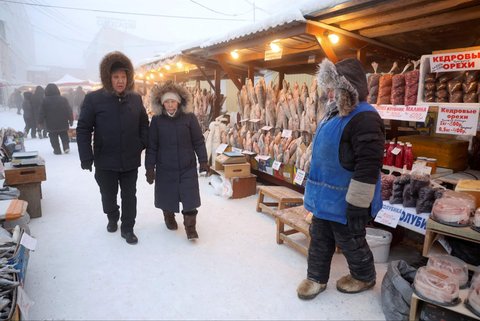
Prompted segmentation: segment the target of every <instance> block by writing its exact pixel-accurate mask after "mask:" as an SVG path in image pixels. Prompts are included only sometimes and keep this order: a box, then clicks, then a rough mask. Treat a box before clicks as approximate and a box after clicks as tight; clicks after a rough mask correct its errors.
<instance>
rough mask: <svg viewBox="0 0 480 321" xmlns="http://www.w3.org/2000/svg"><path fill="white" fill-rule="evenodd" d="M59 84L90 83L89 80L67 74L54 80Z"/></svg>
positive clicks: (80, 84)
mask: <svg viewBox="0 0 480 321" xmlns="http://www.w3.org/2000/svg"><path fill="white" fill-rule="evenodd" d="M53 83H54V84H56V85H58V86H83V85H89V81H88V80H83V79H78V78H76V77H73V76H72V75H69V74H65V75H64V76H63V77H62V78H60V79H58V80H56V81H54V82H53Z"/></svg>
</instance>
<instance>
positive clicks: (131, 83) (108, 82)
mask: <svg viewBox="0 0 480 321" xmlns="http://www.w3.org/2000/svg"><path fill="white" fill-rule="evenodd" d="M116 62H119V63H121V64H123V65H124V66H126V67H127V70H126V72H127V86H126V88H125V92H129V91H132V90H133V89H134V87H135V79H134V71H133V65H132V62H131V61H130V59H129V58H128V57H127V56H125V55H124V54H123V53H121V52H120V51H113V52H110V53H108V54H106V55H105V57H103V59H102V62H101V63H100V79H101V80H102V85H103V88H105V90H107V91H108V92H111V93H113V92H114V90H113V86H112V73H111V69H112V65H113V64H114V63H116Z"/></svg>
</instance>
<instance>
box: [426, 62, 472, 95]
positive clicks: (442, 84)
mask: <svg viewBox="0 0 480 321" xmlns="http://www.w3.org/2000/svg"><path fill="white" fill-rule="evenodd" d="M479 80H480V72H479V71H478V70H469V71H465V72H442V73H427V74H426V75H425V78H424V91H423V97H422V98H423V101H424V102H437V103H478V101H479V95H480V92H478V82H479Z"/></svg>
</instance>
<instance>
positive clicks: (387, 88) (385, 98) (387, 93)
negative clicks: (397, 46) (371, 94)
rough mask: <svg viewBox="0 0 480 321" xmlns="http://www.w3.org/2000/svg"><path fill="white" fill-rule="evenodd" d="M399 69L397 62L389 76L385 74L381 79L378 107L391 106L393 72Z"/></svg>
mask: <svg viewBox="0 0 480 321" xmlns="http://www.w3.org/2000/svg"><path fill="white" fill-rule="evenodd" d="M396 68H397V62H394V63H393V66H392V69H390V71H389V72H388V73H387V74H383V75H382V76H381V77H380V81H379V83H378V98H377V104H378V105H388V104H391V96H392V74H393V71H394V70H395V69H396Z"/></svg>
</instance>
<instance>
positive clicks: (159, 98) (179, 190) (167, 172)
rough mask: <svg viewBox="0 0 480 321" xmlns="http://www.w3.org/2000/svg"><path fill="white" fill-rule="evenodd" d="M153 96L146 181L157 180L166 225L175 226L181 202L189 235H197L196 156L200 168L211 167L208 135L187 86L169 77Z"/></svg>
mask: <svg viewBox="0 0 480 321" xmlns="http://www.w3.org/2000/svg"><path fill="white" fill-rule="evenodd" d="M151 99H152V110H153V113H154V116H153V118H152V121H151V123H150V129H149V144H148V147H147V152H146V156H145V168H146V170H147V174H146V175H147V182H148V183H150V184H152V183H153V181H155V207H157V208H160V209H162V210H163V214H164V218H165V223H166V225H167V228H168V229H170V230H176V229H177V227H178V226H177V223H176V221H175V213H176V212H179V203H182V214H183V216H184V222H183V224H184V225H185V231H186V233H187V238H188V239H189V240H193V239H197V238H198V234H197V231H196V228H195V225H196V215H197V208H198V207H199V206H200V191H199V187H198V174H197V160H196V158H197V157H198V161H199V162H200V172H202V171H208V160H207V150H206V148H205V139H204V137H203V135H202V131H201V129H200V125H199V123H198V120H197V118H196V117H195V115H194V114H193V112H192V96H191V94H190V93H189V92H188V90H187V89H186V88H184V87H182V86H180V85H178V84H175V83H173V82H172V81H167V82H166V83H164V84H163V85H161V86H155V87H154V88H153V89H152V93H151ZM155 169H156V173H155Z"/></svg>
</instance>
